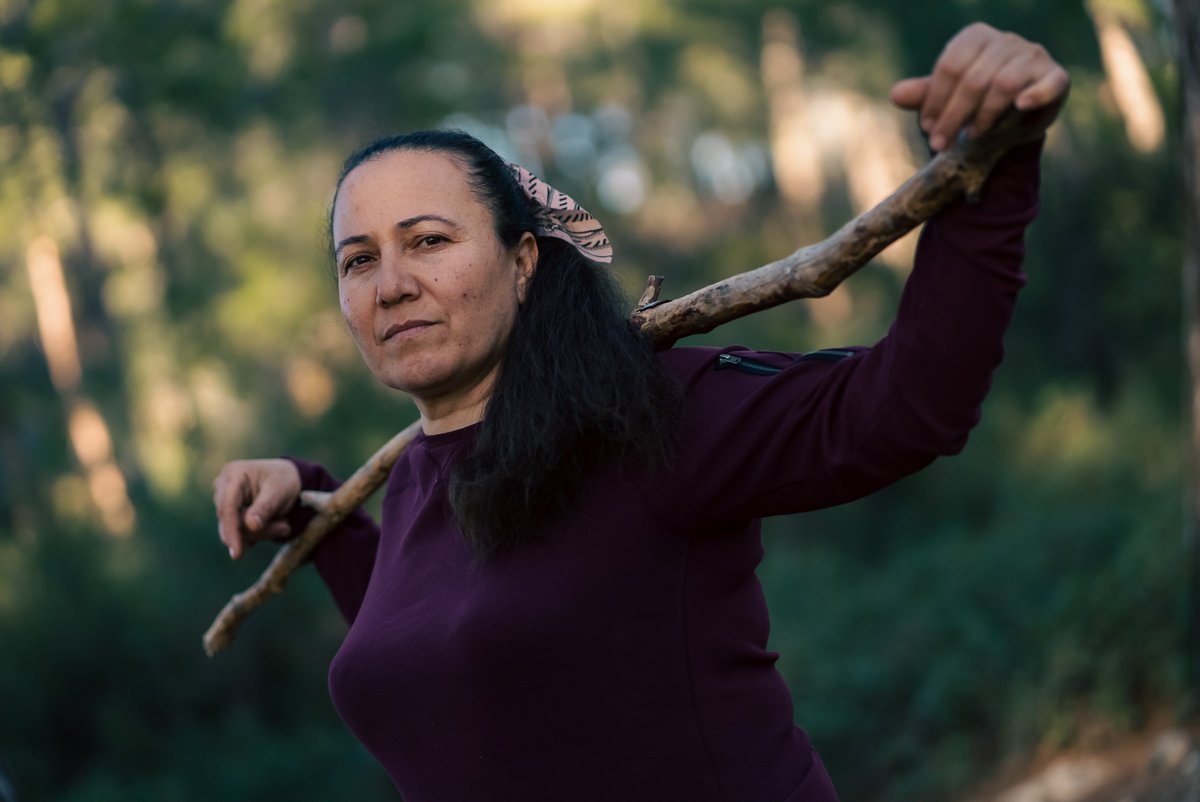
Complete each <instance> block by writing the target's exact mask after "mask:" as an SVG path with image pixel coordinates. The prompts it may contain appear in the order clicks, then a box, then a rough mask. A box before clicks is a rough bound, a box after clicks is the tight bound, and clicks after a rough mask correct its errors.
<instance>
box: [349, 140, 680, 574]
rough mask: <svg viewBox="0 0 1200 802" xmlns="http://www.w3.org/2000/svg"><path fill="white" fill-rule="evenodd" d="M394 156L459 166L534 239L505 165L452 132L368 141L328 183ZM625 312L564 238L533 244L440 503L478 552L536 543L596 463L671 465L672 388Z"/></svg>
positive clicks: (503, 238) (506, 220) (503, 235)
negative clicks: (505, 334) (531, 268)
mask: <svg viewBox="0 0 1200 802" xmlns="http://www.w3.org/2000/svg"><path fill="white" fill-rule="evenodd" d="M401 150H415V151H429V152H437V153H444V154H446V155H448V156H450V157H451V158H453V159H455V160H456V161H457V162H459V164H460V165H461V166H462V167H463V169H464V170H465V171H466V173H467V177H468V181H469V182H470V186H471V188H472V190H473V191H474V192H475V194H476V196H477V197H478V198H479V199H480V201H481V202H482V203H483V204H484V205H485V206H486V207H487V208H488V209H489V210H490V212H491V214H492V221H493V228H494V230H495V233H496V237H497V239H499V240H500V242H501V243H503V244H504V246H505V247H507V248H510V249H511V248H513V247H515V246H516V244H517V243H518V242H519V241H520V239H521V236H522V234H524V233H525V232H526V231H528V232H531V233H536V227H535V222H534V218H533V214H532V211H531V209H530V206H529V200H528V199H527V197H526V196H525V194H524V192H522V190H521V188H520V187H519V186H518V185H517V182H516V180H515V179H514V177H513V175H512V172H511V170H510V169H509V167H508V165H507V164H506V163H505V162H504V160H503V159H501V158H500V157H499V156H498V155H496V153H495V152H494V151H492V150H491V149H490V148H488V147H487V146H486V145H484V144H483V143H482V142H480V141H479V140H477V139H475V138H474V137H472V136H470V135H469V134H466V133H464V132H462V131H451V130H438V131H418V132H415V133H409V134H400V135H397V136H391V137H386V138H384V139H380V140H377V141H376V142H373V143H371V144H370V145H367V146H366V147H364V148H362V149H361V150H359V151H358V152H356V153H354V154H353V155H351V156H350V158H348V159H347V160H346V163H345V164H344V165H343V167H342V172H341V176H340V177H339V179H338V188H339V189H340V188H341V184H342V181H343V180H344V179H345V177H346V175H347V174H348V173H349V172H350V171H351V170H353V169H354V168H355V167H357V166H359V165H360V164H362V163H364V162H366V161H370V160H371V159H373V158H376V157H378V156H380V155H383V154H385V153H389V152H393V151H401ZM335 198H336V195H335ZM626 314H627V309H626V303H625V300H624V298H623V297H622V294H621V292H620V290H619V289H618V288H617V286H616V283H615V281H614V280H613V278H612V276H611V274H610V273H609V272H608V271H607V270H606V269H604V268H601V267H599V266H598V265H595V264H593V263H592V262H590V261H588V260H587V259H585V258H583V256H582V255H580V253H579V252H578V251H576V250H575V249H574V248H573V247H572V246H570V245H569V244H568V243H566V242H563V241H562V240H559V239H555V238H550V237H538V263H537V268H536V271H535V272H534V275H533V279H532V280H531V281H530V283H529V288H528V291H527V294H526V297H525V301H524V302H523V303H522V304H521V306H520V309H519V310H518V312H517V318H516V323H515V325H514V328H513V332H512V335H511V337H510V338H509V342H508V347H507V351H506V352H505V355H504V361H503V362H502V364H501V366H500V373H499V376H498V377H497V379H496V384H495V386H494V387H493V388H492V394H491V397H490V398H489V400H488V404H487V408H486V410H485V412H484V417H483V421H482V423H481V425H480V427H479V431H478V433H477V436H476V440H475V446H474V449H473V451H472V452H471V453H470V454H469V455H468V456H467V457H465V458H464V459H463V460H461V461H460V462H459V463H458V465H457V466H456V467H455V468H454V471H453V473H452V474H451V479H450V492H449V501H450V506H451V508H452V509H453V512H454V516H455V518H456V520H457V521H458V524H459V527H460V528H461V529H462V531H463V534H464V535H465V536H466V538H467V541H468V542H469V543H470V544H471V546H472V547H473V549H474V550H475V552H476V553H477V554H478V555H479V556H481V557H488V556H491V555H493V554H497V553H500V552H504V551H507V550H509V549H512V548H514V547H516V546H519V545H520V544H522V543H524V542H526V541H528V540H531V539H535V538H538V537H539V536H541V535H542V534H543V533H544V531H545V528H544V522H547V521H551V520H554V519H556V518H558V517H559V516H560V515H562V514H563V513H564V512H565V511H566V509H567V508H568V506H569V504H570V503H571V501H572V500H573V499H574V497H575V496H576V494H577V493H578V492H580V490H581V488H582V485H583V481H584V479H585V477H586V475H587V473H588V471H589V470H591V469H593V468H595V467H596V466H598V465H600V464H605V463H619V462H625V463H627V464H633V463H634V462H636V463H637V464H648V465H662V464H664V463H665V462H666V461H667V460H668V459H669V457H670V453H671V450H672V442H673V426H672V421H673V420H674V418H675V415H674V413H675V410H676V406H677V403H678V402H677V396H678V391H677V389H676V388H675V386H674V384H673V383H672V382H671V381H670V380H669V379H668V378H667V377H666V376H665V375H664V374H663V373H662V371H661V369H660V368H659V367H658V365H657V363H656V361H655V360H654V356H653V352H652V350H651V348H650V346H649V344H648V343H647V342H646V340H645V339H644V338H643V337H642V336H641V334H640V333H639V332H638V331H637V330H636V329H634V328H633V327H631V326H630V324H629V323H628V321H627V319H626Z"/></svg>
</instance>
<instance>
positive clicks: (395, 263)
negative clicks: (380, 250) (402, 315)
mask: <svg viewBox="0 0 1200 802" xmlns="http://www.w3.org/2000/svg"><path fill="white" fill-rule="evenodd" d="M379 267H380V269H379V271H378V273H377V274H376V275H378V277H379V280H378V281H377V282H376V284H375V302H376V303H378V304H379V305H380V306H393V305H395V304H398V303H400V302H401V301H406V300H412V299H413V298H416V297H417V296H419V295H420V294H421V285H420V284H419V283H418V282H417V280H416V278H415V277H414V276H413V274H412V271H411V270H409V269H408V268H407V267H406V266H405V264H404V260H403V259H401V258H399V257H398V256H395V255H385V256H383V257H382V259H381V264H380V266H379Z"/></svg>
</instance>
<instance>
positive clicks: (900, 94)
mask: <svg viewBox="0 0 1200 802" xmlns="http://www.w3.org/2000/svg"><path fill="white" fill-rule="evenodd" d="M929 82H930V79H929V76H928V75H926V76H924V77H921V78H905V79H904V80H903V81H897V82H896V85H895V86H893V87H892V92H891V98H892V102H893V103H895V104H896V105H897V106H899V107H900V108H902V109H908V110H909V111H915V110H916V109H919V108H921V104H922V103H924V102H925V95H926V94H928V92H929Z"/></svg>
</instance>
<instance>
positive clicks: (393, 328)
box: [380, 320, 433, 342]
mask: <svg viewBox="0 0 1200 802" xmlns="http://www.w3.org/2000/svg"><path fill="white" fill-rule="evenodd" d="M432 325H433V321H431V320H406V321H404V322H403V323H393V324H392V325H390V326H388V328H387V331H385V332H384V333H383V338H382V339H381V340H380V342H387V341H388V340H390V339H392V338H393V337H396V336H400V337H403V336H404V335H405V334H406V333H408V332H411V333H413V334H415V333H416V332H418V331H420V330H421V329H425V328H428V327H429V326H432Z"/></svg>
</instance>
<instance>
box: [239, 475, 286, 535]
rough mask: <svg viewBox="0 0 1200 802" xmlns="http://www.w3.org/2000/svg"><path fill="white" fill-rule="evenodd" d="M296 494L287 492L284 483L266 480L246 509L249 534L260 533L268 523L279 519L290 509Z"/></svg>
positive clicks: (270, 479)
mask: <svg viewBox="0 0 1200 802" xmlns="http://www.w3.org/2000/svg"><path fill="white" fill-rule="evenodd" d="M295 498H296V494H295V493H294V492H291V491H290V490H289V487H288V485H287V484H286V483H284V482H280V481H277V480H275V479H274V478H273V477H272V478H268V479H266V480H265V481H264V482H263V483H262V486H261V487H260V488H259V491H258V494H257V495H256V496H255V497H254V501H253V502H251V504H250V506H249V507H247V508H246V513H245V517H244V519H243V520H245V522H246V528H247V529H249V530H250V531H251V532H262V531H263V529H264V528H265V527H266V526H267V524H268V523H270V521H272V520H273V519H274V518H277V517H280V516H281V515H282V514H283V513H284V512H286V511H287V510H288V508H290V507H291V505H292V502H293V501H294V500H295Z"/></svg>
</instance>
